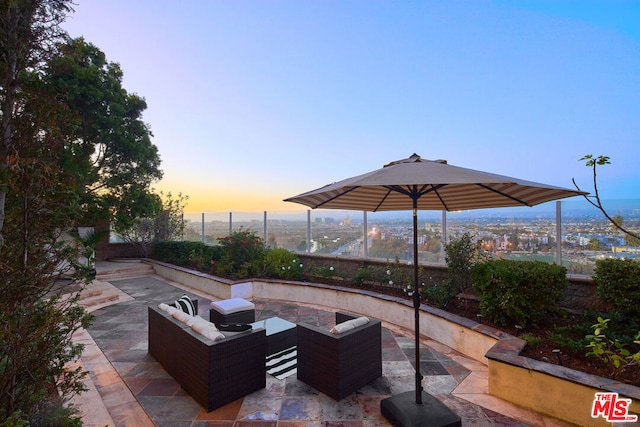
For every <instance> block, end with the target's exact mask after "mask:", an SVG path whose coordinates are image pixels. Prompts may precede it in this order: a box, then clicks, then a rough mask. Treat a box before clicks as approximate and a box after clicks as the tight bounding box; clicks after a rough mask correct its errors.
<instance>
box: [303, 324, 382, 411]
mask: <svg viewBox="0 0 640 427" xmlns="http://www.w3.org/2000/svg"><path fill="white" fill-rule="evenodd" d="M356 317H357V316H354V315H353V314H350V313H344V312H337V313H336V324H340V323H343V322H345V321H347V320H350V319H355V318H356ZM297 333H298V379H299V380H300V381H303V382H304V383H306V384H308V385H310V386H311V387H313V388H315V389H317V390H319V391H321V392H323V393H325V394H326V395H328V396H330V397H332V398H333V399H335V400H337V401H339V400H341V399H343V398H345V397H346V396H348V395H350V394H351V393H353V392H354V391H356V390H358V389H359V388H361V387H363V386H365V385H367V384H368V383H370V382H371V381H373V380H375V379H376V378H379V377H380V376H382V326H381V324H380V321H379V320H374V319H370V320H369V322H368V323H367V324H365V325H362V326H358V327H356V328H354V329H351V330H348V331H345V332H341V333H339V334H334V333H331V332H329V331H328V330H326V329H325V328H319V327H317V326H312V325H309V324H305V323H299V324H298V327H297Z"/></svg>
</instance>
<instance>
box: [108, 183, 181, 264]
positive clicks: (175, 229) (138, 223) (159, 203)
mask: <svg viewBox="0 0 640 427" xmlns="http://www.w3.org/2000/svg"><path fill="white" fill-rule="evenodd" d="M188 198H189V197H188V196H184V195H182V193H179V194H178V196H177V197H175V198H174V196H173V195H172V194H171V193H167V195H166V196H165V195H164V193H162V192H161V193H160V195H157V199H156V200H155V202H154V210H155V214H154V215H153V216H149V217H142V218H133V219H132V221H131V222H130V223H129V222H122V221H121V222H120V223H117V224H116V227H115V230H116V232H118V233H119V234H120V236H122V238H123V239H124V240H125V241H126V242H129V243H132V244H134V245H135V246H136V247H137V248H138V252H139V254H140V255H141V256H143V257H147V256H149V249H150V248H151V246H152V245H153V244H154V243H155V242H160V241H169V240H180V239H181V238H182V232H183V230H184V218H183V213H184V208H185V206H186V202H187V200H188Z"/></svg>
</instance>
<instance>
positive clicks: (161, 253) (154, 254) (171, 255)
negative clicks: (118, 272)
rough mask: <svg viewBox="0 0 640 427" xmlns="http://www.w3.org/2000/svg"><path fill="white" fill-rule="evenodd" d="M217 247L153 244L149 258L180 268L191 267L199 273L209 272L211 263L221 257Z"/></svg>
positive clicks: (180, 243) (173, 243) (193, 243)
mask: <svg viewBox="0 0 640 427" xmlns="http://www.w3.org/2000/svg"><path fill="white" fill-rule="evenodd" d="M221 253H222V252H221V248H220V247H219V246H207V245H205V244H204V243H202V242H168V241H162V242H155V243H154V244H153V246H152V248H151V253H150V255H149V256H150V257H151V258H153V259H157V260H158V261H163V262H166V263H169V264H174V265H179V266H181V267H193V268H195V269H197V270H200V271H210V270H211V268H212V267H211V266H212V264H211V261H218V260H219V259H220V257H221Z"/></svg>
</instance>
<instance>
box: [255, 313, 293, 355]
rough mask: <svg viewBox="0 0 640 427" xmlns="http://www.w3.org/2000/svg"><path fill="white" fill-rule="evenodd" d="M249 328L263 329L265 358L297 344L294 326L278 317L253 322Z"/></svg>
mask: <svg viewBox="0 0 640 427" xmlns="http://www.w3.org/2000/svg"><path fill="white" fill-rule="evenodd" d="M251 327H252V328H253V329H257V328H264V329H265V331H266V333H267V352H266V354H267V356H270V355H272V354H275V353H277V352H279V351H282V350H286V349H288V348H291V347H293V346H295V345H296V343H297V342H298V340H297V335H296V324H295V323H291V322H289V321H286V320H284V319H281V318H279V317H270V318H268V319H265V320H259V321H257V322H253V323H251Z"/></svg>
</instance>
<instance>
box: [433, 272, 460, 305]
mask: <svg viewBox="0 0 640 427" xmlns="http://www.w3.org/2000/svg"><path fill="white" fill-rule="evenodd" d="M458 293H459V292H456V291H455V290H454V286H453V284H452V281H451V280H450V279H449V280H446V281H445V282H444V283H440V284H435V285H433V286H431V287H429V288H427V289H426V291H425V297H426V299H427V301H429V303H431V304H432V305H433V306H434V307H437V308H446V307H447V304H449V301H451V298H453V297H454V296H456V295H457V294H458Z"/></svg>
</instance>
